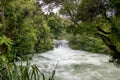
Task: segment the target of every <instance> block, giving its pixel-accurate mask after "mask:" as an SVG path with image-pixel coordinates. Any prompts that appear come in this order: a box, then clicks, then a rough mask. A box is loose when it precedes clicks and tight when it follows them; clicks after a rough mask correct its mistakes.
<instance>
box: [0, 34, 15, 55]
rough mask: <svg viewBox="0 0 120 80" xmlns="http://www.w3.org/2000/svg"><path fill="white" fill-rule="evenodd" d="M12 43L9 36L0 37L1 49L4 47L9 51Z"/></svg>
mask: <svg viewBox="0 0 120 80" xmlns="http://www.w3.org/2000/svg"><path fill="white" fill-rule="evenodd" d="M12 45H13V41H12V40H11V39H10V38H7V37H6V36H5V35H3V36H1V37H0V47H1V49H3V50H4V49H6V52H9V51H11V46H12ZM1 52H2V51H1ZM2 53H4V52H2Z"/></svg>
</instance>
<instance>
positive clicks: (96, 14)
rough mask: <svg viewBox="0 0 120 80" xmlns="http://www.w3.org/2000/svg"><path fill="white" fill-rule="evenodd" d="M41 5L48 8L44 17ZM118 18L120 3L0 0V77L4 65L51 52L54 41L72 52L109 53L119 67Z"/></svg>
mask: <svg viewBox="0 0 120 80" xmlns="http://www.w3.org/2000/svg"><path fill="white" fill-rule="evenodd" d="M48 5H49V6H48ZM42 6H48V10H47V11H48V13H47V14H45V12H44V11H43V9H42ZM54 7H57V8H58V7H59V8H60V9H59V11H58V13H54V12H53V11H52V9H54ZM119 19H120V0H35V1H34V0H1V1H0V67H1V68H0V71H1V73H0V76H5V75H3V74H4V72H3V69H5V68H6V65H9V64H10V63H13V62H14V61H17V60H21V59H22V60H27V57H29V56H28V55H30V54H32V55H33V54H34V53H42V52H46V51H49V50H52V49H53V47H54V44H53V39H57V40H62V39H66V40H68V41H69V46H70V47H71V48H72V49H76V50H85V51H90V52H93V53H99V54H103V53H104V54H109V55H110V56H111V60H110V61H111V62H116V63H117V64H120V27H119V26H120V20H119ZM29 58H31V56H30V57H29ZM0 79H1V78H0ZM5 80H7V79H5ZM51 80H52V79H51Z"/></svg>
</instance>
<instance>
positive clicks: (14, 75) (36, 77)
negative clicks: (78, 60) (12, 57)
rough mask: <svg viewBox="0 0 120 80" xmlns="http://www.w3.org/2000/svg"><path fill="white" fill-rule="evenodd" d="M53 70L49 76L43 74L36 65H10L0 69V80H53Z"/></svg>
mask: <svg viewBox="0 0 120 80" xmlns="http://www.w3.org/2000/svg"><path fill="white" fill-rule="evenodd" d="M54 75H55V70H54V71H53V72H52V74H51V75H50V76H48V77H47V75H45V74H43V73H42V72H41V71H40V70H39V68H38V67H37V66H36V65H30V63H29V61H27V63H26V65H23V63H22V62H21V64H20V65H17V64H16V63H10V64H6V65H4V66H3V65H2V66H1V67H0V80H54Z"/></svg>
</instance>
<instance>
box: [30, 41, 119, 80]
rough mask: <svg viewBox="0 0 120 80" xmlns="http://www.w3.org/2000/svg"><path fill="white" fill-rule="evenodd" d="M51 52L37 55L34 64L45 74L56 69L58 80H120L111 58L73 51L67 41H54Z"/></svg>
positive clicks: (117, 69)
mask: <svg viewBox="0 0 120 80" xmlns="http://www.w3.org/2000/svg"><path fill="white" fill-rule="evenodd" d="M54 43H55V48H54V49H53V50H51V51H48V52H45V53H42V54H35V55H34V57H33V60H31V63H32V64H36V65H37V66H38V67H39V69H40V70H41V71H43V72H45V73H49V72H50V71H52V70H54V69H55V66H56V64H57V67H56V74H55V78H56V80H120V68H119V67H116V66H115V65H114V64H112V63H109V62H108V60H109V58H110V57H109V56H107V55H104V54H95V53H90V52H86V51H80V50H72V49H71V48H69V46H68V45H67V41H66V40H61V41H57V40H54Z"/></svg>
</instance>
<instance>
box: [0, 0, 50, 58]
mask: <svg viewBox="0 0 120 80" xmlns="http://www.w3.org/2000/svg"><path fill="white" fill-rule="evenodd" d="M4 11H5V20H4V22H3V26H2V29H3V30H2V31H3V32H2V33H1V34H4V35H6V36H7V37H9V38H11V39H12V40H13V41H14V45H13V46H12V50H11V53H12V54H14V55H15V56H19V57H22V56H23V55H26V54H31V53H35V52H43V51H46V50H49V49H51V48H52V34H51V33H50V28H49V27H48V26H47V22H46V21H45V15H43V12H42V10H41V8H40V7H39V6H38V5H37V4H36V3H35V2H34V1H24V0H17V1H12V2H9V3H8V4H7V5H5V6H4Z"/></svg>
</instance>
